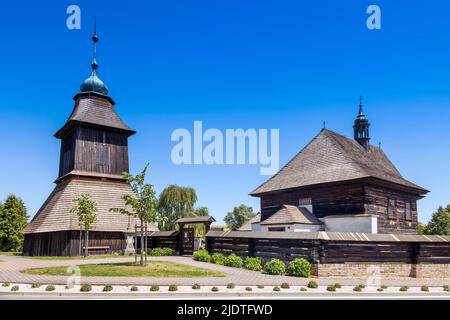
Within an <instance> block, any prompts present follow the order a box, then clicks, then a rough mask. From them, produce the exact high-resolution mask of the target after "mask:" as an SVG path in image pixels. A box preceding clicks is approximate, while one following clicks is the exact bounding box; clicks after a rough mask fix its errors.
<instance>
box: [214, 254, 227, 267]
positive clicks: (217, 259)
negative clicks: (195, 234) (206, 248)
mask: <svg viewBox="0 0 450 320" xmlns="http://www.w3.org/2000/svg"><path fill="white" fill-rule="evenodd" d="M211 262H212V263H215V264H219V265H224V264H225V256H224V255H223V254H222V253H220V252H216V253H214V254H213V255H212V256H211Z"/></svg>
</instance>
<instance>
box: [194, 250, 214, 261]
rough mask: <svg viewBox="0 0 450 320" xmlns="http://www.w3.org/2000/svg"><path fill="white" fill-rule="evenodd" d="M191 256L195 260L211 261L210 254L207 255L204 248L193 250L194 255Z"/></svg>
mask: <svg viewBox="0 0 450 320" xmlns="http://www.w3.org/2000/svg"><path fill="white" fill-rule="evenodd" d="M192 258H193V259H194V260H196V261H201V262H210V261H211V256H210V255H209V252H208V251H206V250H203V249H201V250H198V251H195V252H194V256H193V257H192Z"/></svg>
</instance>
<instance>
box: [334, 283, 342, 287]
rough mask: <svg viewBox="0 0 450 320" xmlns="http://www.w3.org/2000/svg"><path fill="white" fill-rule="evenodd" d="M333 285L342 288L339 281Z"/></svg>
mask: <svg viewBox="0 0 450 320" xmlns="http://www.w3.org/2000/svg"><path fill="white" fill-rule="evenodd" d="M334 287H335V288H336V289H340V288H342V286H341V284H340V283H338V282H337V283H335V284H334Z"/></svg>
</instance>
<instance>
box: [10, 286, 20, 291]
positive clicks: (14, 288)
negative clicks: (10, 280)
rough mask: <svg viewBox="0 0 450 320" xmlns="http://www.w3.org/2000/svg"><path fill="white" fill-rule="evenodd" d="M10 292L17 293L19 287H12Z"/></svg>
mask: <svg viewBox="0 0 450 320" xmlns="http://www.w3.org/2000/svg"><path fill="white" fill-rule="evenodd" d="M11 291H19V286H13V287H12V288H11Z"/></svg>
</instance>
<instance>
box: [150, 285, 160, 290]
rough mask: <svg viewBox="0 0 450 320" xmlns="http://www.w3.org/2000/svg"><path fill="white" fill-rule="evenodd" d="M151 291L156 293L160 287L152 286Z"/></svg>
mask: <svg viewBox="0 0 450 320" xmlns="http://www.w3.org/2000/svg"><path fill="white" fill-rule="evenodd" d="M150 291H153V292H155V291H159V286H157V285H155V284H154V285H152V286H151V287H150Z"/></svg>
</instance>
